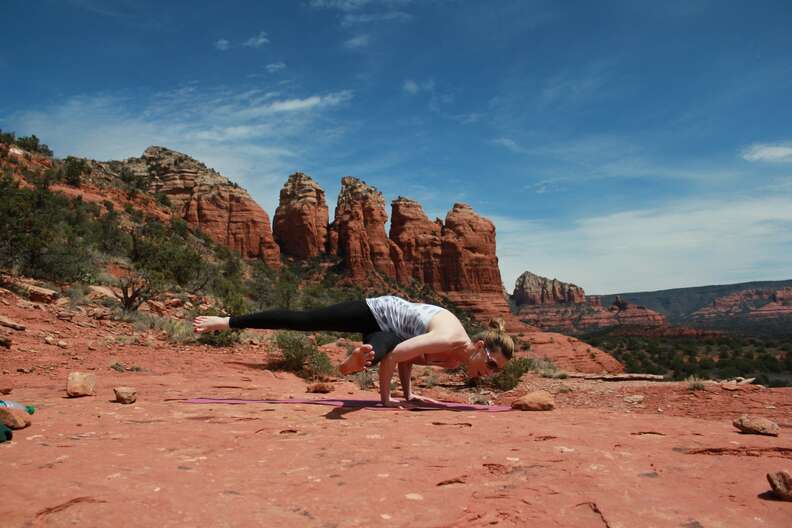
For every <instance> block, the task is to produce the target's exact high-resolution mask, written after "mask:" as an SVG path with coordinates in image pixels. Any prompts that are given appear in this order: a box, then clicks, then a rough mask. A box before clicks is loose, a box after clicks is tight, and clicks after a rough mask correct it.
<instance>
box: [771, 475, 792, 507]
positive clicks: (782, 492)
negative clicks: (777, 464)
mask: <svg viewBox="0 0 792 528" xmlns="http://www.w3.org/2000/svg"><path fill="white" fill-rule="evenodd" d="M767 481H768V482H769V483H770V487H771V488H772V489H773V494H774V495H775V496H776V497H778V498H779V499H781V500H784V501H790V502H792V476H790V475H789V473H787V472H786V471H778V472H776V473H768V474H767Z"/></svg>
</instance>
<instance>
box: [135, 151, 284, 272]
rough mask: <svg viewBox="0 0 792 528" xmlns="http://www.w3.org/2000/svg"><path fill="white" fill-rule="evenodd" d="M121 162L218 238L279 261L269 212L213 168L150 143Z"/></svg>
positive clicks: (248, 254)
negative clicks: (137, 155)
mask: <svg viewBox="0 0 792 528" xmlns="http://www.w3.org/2000/svg"><path fill="white" fill-rule="evenodd" d="M121 163H122V167H121V170H124V171H129V172H130V173H131V174H133V175H136V176H138V177H140V178H143V179H144V181H147V182H148V188H149V190H150V191H151V192H152V193H163V194H165V195H166V196H167V197H168V199H169V200H170V203H171V204H172V207H173V209H174V210H175V211H176V213H177V214H178V215H179V216H181V217H182V218H183V219H184V220H185V221H187V223H189V224H190V225H191V226H194V227H197V228H199V229H201V230H202V231H204V232H205V233H206V234H208V235H209V236H210V237H211V238H212V240H214V241H215V242H217V243H218V244H222V245H225V246H227V247H229V248H231V249H234V250H236V251H238V252H239V253H240V254H241V255H242V256H243V257H245V258H256V259H261V260H263V261H264V262H266V263H267V264H268V265H270V266H272V267H274V268H279V267H280V249H279V248H278V245H277V244H276V243H275V240H274V239H273V236H272V228H271V226H270V221H269V216H268V215H267V213H266V212H265V211H264V209H262V208H261V207H260V206H259V205H258V204H257V203H256V202H255V201H254V200H253V199H252V198H251V197H250V195H249V194H248V193H247V191H245V190H244V189H242V188H240V187H239V186H238V185H236V184H234V183H232V182H230V181H229V180H228V179H226V178H225V177H223V176H222V175H220V174H219V173H218V172H217V171H215V170H214V169H210V168H208V167H206V165H204V164H203V163H200V162H199V161H196V160H194V159H193V158H191V157H189V156H187V155H185V154H181V153H179V152H175V151H173V150H169V149H166V148H163V147H149V148H147V149H146V151H145V152H144V153H143V156H142V157H140V158H131V159H128V160H126V161H124V162H121Z"/></svg>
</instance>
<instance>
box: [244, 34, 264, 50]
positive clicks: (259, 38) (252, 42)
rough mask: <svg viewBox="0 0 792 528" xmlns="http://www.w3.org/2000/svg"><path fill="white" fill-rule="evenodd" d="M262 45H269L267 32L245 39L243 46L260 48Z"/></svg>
mask: <svg viewBox="0 0 792 528" xmlns="http://www.w3.org/2000/svg"><path fill="white" fill-rule="evenodd" d="M264 44H269V39H268V38H267V32H266V31H261V32H259V34H258V35H256V36H253V37H250V38H249V39H247V40H246V41H245V44H244V46H247V47H248V48H260V47H261V46H263V45H264Z"/></svg>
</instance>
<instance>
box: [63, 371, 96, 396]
mask: <svg viewBox="0 0 792 528" xmlns="http://www.w3.org/2000/svg"><path fill="white" fill-rule="evenodd" d="M66 393H67V394H68V395H69V396H70V397H72V398H76V397H79V396H92V395H94V394H95V393H96V376H95V375H94V374H92V373H90V372H88V373H86V372H72V373H70V374H69V381H68V383H67V385H66Z"/></svg>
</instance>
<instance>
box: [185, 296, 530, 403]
mask: <svg viewBox="0 0 792 528" xmlns="http://www.w3.org/2000/svg"><path fill="white" fill-rule="evenodd" d="M490 326H491V328H490V329H489V330H487V331H484V332H482V333H480V334H478V335H476V336H474V337H473V339H471V338H470V337H469V336H468V334H467V332H466V331H465V328H464V327H463V326H462V323H460V322H459V319H457V318H456V316H454V314H452V313H451V312H449V311H448V310H446V309H445V308H441V307H439V306H434V305H432V304H420V303H412V302H409V301H406V300H404V299H402V298H400V297H394V296H385V297H373V298H368V299H365V300H362V301H348V302H343V303H340V304H335V305H332V306H327V307H324V308H318V309H314V310H304V311H294V310H267V311H264V312H257V313H251V314H246V315H240V316H232V317H215V316H200V317H196V318H195V321H194V322H193V328H194V330H195V331H196V332H199V333H200V332H209V331H213V330H226V329H228V328H266V329H273V330H301V331H307V332H314V331H335V332H354V333H361V334H363V342H364V344H363V345H361V346H360V347H358V348H357V349H356V350H355V351H354V352H352V354H351V355H350V356H349V357H348V358H347V359H346V360H345V361H344V362H343V363H342V364H341V366H340V370H341V373H342V374H352V373H354V372H358V371H360V370H363V369H365V368H366V367H368V366H371V365H373V364H376V363H379V364H380V366H379V386H380V399H381V400H382V404H383V405H385V406H388V407H396V406H399V405H400V402H398V401H396V400H392V399H391V396H390V380H391V378H392V377H393V373H394V371H395V370H396V369H398V371H399V379H400V381H401V385H402V391H403V392H404V398H405V400H407V401H410V400H413V401H431V400H429V399H427V398H421V397H419V396H416V395H414V394H412V390H411V387H410V373H411V369H412V366H413V365H435V366H441V367H444V368H448V369H454V368H458V367H460V366H464V367H465V368H466V370H467V373H468V375H469V376H471V377H479V376H488V375H490V374H493V373H494V372H495V371H497V370H498V369H500V368H503V366H504V365H505V364H506V362H507V361H508V360H509V359H511V357H512V354H513V353H514V343H513V341H512V339H511V337H509V335H508V334H506V332H505V331H504V329H503V327H502V325H501V324H499V323H495V324H491V325H490Z"/></svg>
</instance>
